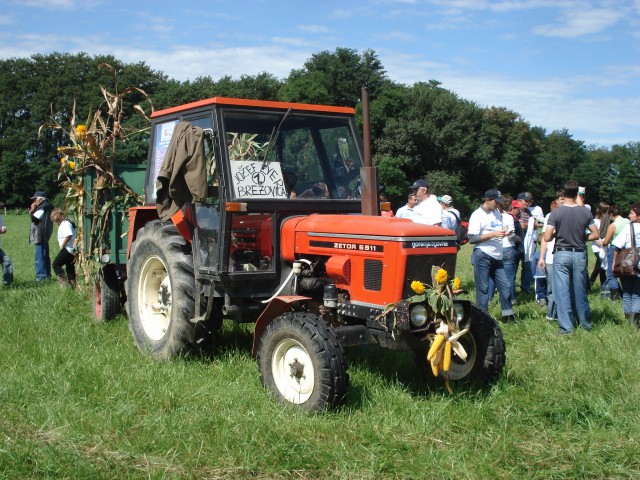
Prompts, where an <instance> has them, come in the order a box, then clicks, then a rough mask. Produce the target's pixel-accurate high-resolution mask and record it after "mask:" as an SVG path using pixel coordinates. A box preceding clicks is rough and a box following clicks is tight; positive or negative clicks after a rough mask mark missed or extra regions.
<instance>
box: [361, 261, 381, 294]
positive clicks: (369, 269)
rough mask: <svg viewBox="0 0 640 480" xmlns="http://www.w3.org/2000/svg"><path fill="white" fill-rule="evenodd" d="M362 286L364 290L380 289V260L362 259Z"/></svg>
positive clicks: (377, 290)
mask: <svg viewBox="0 0 640 480" xmlns="http://www.w3.org/2000/svg"><path fill="white" fill-rule="evenodd" d="M364 288H365V290H374V291H376V292H379V291H380V290H382V260H367V259H365V261H364Z"/></svg>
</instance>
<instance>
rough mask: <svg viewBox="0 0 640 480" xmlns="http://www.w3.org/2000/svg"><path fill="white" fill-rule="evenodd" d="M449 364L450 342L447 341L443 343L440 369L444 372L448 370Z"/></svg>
mask: <svg viewBox="0 0 640 480" xmlns="http://www.w3.org/2000/svg"><path fill="white" fill-rule="evenodd" d="M450 366H451V342H447V343H445V344H444V356H443V359H442V370H443V371H444V372H448V371H449V367H450Z"/></svg>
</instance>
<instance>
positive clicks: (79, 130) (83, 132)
mask: <svg viewBox="0 0 640 480" xmlns="http://www.w3.org/2000/svg"><path fill="white" fill-rule="evenodd" d="M76 135H78V138H79V139H81V140H82V139H83V138H84V137H86V136H87V127H86V126H84V125H78V126H77V127H76Z"/></svg>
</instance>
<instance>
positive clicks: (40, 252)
mask: <svg viewBox="0 0 640 480" xmlns="http://www.w3.org/2000/svg"><path fill="white" fill-rule="evenodd" d="M48 278H51V258H49V244H48V243H36V281H37V282H40V281H42V280H47V279H48Z"/></svg>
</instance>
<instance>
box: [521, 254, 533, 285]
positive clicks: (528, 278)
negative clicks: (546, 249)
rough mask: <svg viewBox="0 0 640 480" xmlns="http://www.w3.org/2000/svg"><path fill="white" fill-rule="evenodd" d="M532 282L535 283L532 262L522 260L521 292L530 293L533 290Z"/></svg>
mask: <svg viewBox="0 0 640 480" xmlns="http://www.w3.org/2000/svg"><path fill="white" fill-rule="evenodd" d="M531 282H533V272H532V271H531V261H528V262H525V261H524V258H523V260H522V272H520V291H521V292H523V293H529V289H530V288H531Z"/></svg>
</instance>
